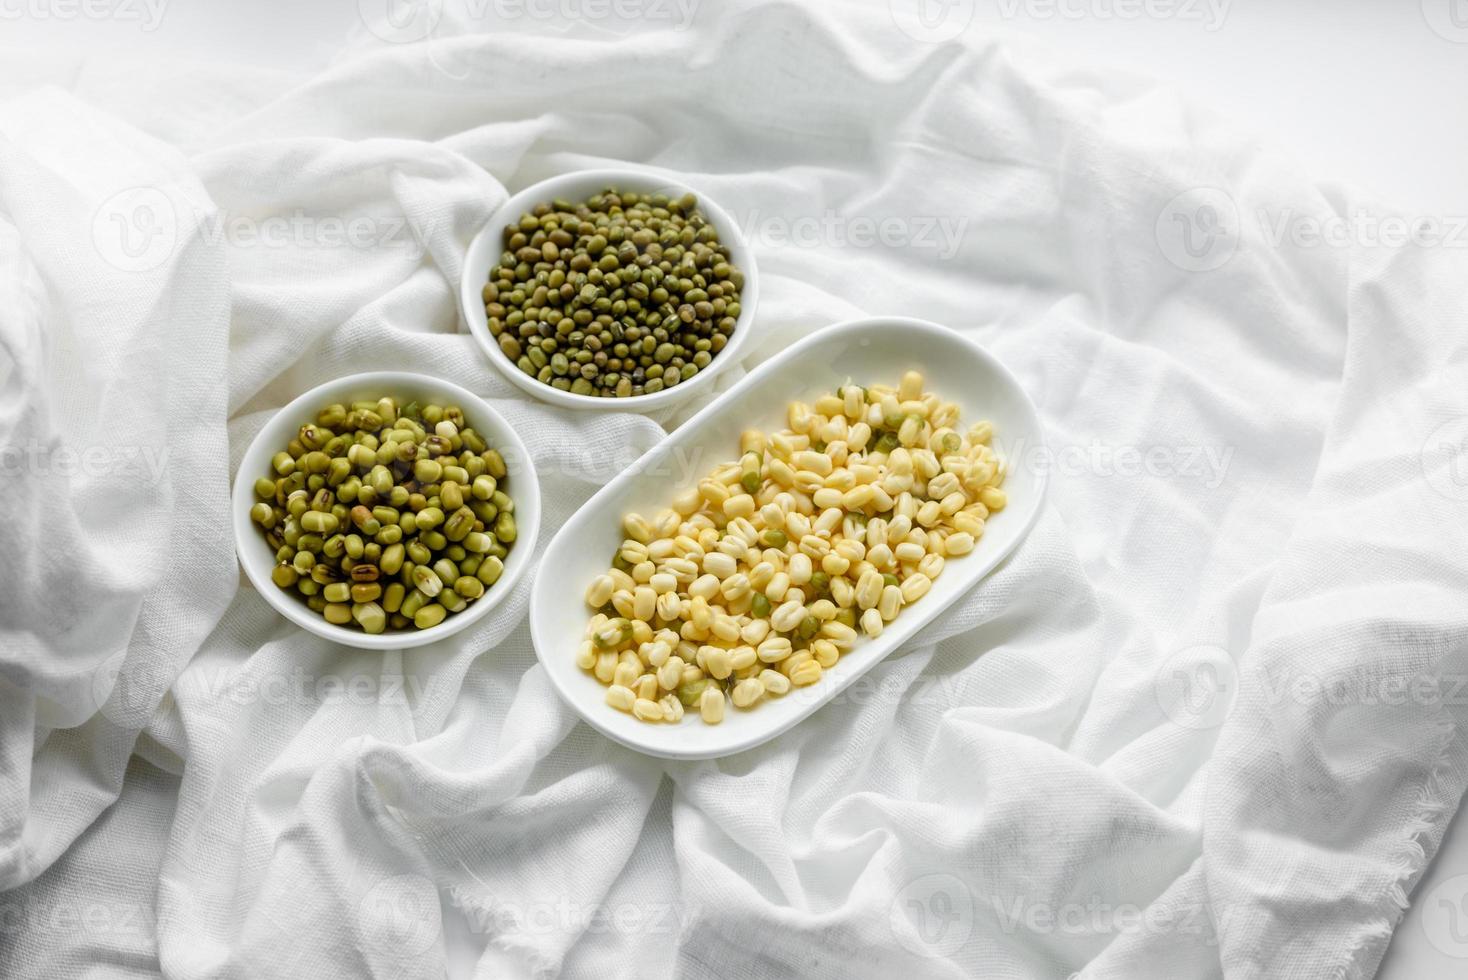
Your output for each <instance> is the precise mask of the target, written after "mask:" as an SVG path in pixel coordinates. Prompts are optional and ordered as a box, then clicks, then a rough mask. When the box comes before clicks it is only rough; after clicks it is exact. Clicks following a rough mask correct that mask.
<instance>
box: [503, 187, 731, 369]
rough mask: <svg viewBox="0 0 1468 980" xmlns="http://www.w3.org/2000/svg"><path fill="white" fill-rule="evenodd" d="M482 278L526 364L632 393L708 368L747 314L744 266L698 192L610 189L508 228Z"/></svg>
mask: <svg viewBox="0 0 1468 980" xmlns="http://www.w3.org/2000/svg"><path fill="white" fill-rule="evenodd" d="M504 248H505V250H504V252H503V254H502V255H501V256H500V261H499V264H498V265H496V266H495V267H494V268H493V269H492V270H491V271H490V274H489V281H488V282H487V283H486V284H485V286H484V310H485V314H486V316H487V317H488V320H489V330H490V333H491V334H493V335H494V337H495V339H496V341H497V342H498V343H499V346H500V349H501V350H502V351H504V353H505V355H506V356H507V357H509V358H510V360H511V361H514V362H515V364H516V366H517V367H519V369H520V370H521V371H524V372H525V373H526V374H528V375H530V376H531V377H533V378H535V379H536V380H538V381H540V382H542V383H543V384H547V385H550V386H551V387H553V388H558V389H560V390H561V391H569V392H572V393H573V394H578V395H591V396H600V397H615V398H626V397H629V396H633V395H643V394H652V393H654V392H658V391H662V390H664V389H666V388H671V387H673V386H674V385H677V384H681V383H683V382H685V381H687V380H689V379H690V378H692V377H693V376H694V375H695V374H697V373H698V372H699V371H701V370H703V369H704V368H706V367H708V365H709V363H710V362H711V361H712V360H713V359H714V358H715V357H716V356H718V353H719V351H721V350H723V349H724V346H725V345H726V344H728V342H729V339H730V336H731V335H732V334H733V332H734V325H735V322H736V321H737V320H738V319H739V311H740V305H739V294H740V290H741V289H743V288H744V273H743V272H741V271H740V270H739V269H738V268H737V267H735V266H734V264H733V263H732V262H731V261H730V256H729V249H728V247H727V246H725V245H723V244H721V243H720V242H719V236H718V233H717V231H716V230H715V229H714V226H713V225H712V224H710V223H709V221H708V219H707V218H706V217H705V216H704V214H703V212H702V211H700V210H699V209H698V200H697V198H696V197H695V196H694V195H692V194H684V195H682V196H681V197H677V198H673V199H669V197H668V195H666V194H638V193H635V192H632V191H618V190H616V189H615V188H608V189H607V190H605V191H603V192H602V193H600V194H595V195H593V196H591V197H590V198H588V199H587V200H585V201H583V202H580V203H573V202H571V201H565V200H555V201H551V202H549V203H542V204H539V205H537V206H536V207H535V208H534V209H532V210H531V211H530V212H529V213H528V214H525V215H522V216H521V217H520V220H519V221H518V222H517V223H516V224H513V225H509V226H507V227H506V228H505V235H504Z"/></svg>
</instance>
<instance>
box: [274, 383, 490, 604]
mask: <svg viewBox="0 0 1468 980" xmlns="http://www.w3.org/2000/svg"><path fill="white" fill-rule="evenodd" d="M270 469H271V475H269V476H262V477H260V478H258V479H256V480H255V482H254V485H253V489H254V492H255V498H256V500H255V502H254V503H253V504H252V505H251V507H250V519H251V520H252V521H253V522H254V523H255V524H256V525H257V526H258V527H259V528H260V530H261V533H263V534H264V535H265V539H266V541H267V542H268V543H269V544H270V547H271V548H272V549H273V550H274V551H275V558H276V565H275V568H274V569H273V570H272V571H271V575H270V577H271V580H272V581H273V582H274V583H275V585H276V586H278V587H279V588H280V589H282V590H284V591H287V592H296V593H297V594H299V595H300V596H301V597H302V598H303V599H304V600H305V602H306V604H307V606H308V607H309V608H310V609H312V610H313V611H315V612H317V613H320V614H321V616H322V617H323V618H324V619H325V620H326V621H327V622H329V623H333V624H335V625H339V626H345V627H349V628H351V627H355V628H357V629H361V630H362V631H363V632H366V633H384V632H387V631H388V630H389V629H397V630H403V629H428V628H430V627H433V626H437V625H438V624H439V623H441V622H443V621H444V619H445V618H446V617H448V616H449V615H451V614H454V613H458V612H461V611H462V610H464V609H466V608H468V606H469V604H470V603H473V602H474V601H476V600H477V599H479V598H480V597H482V596H483V595H484V593H485V592H486V591H487V590H488V589H489V588H490V587H492V586H493V585H494V583H495V582H496V581H498V579H499V577H500V574H501V572H503V571H504V561H503V559H504V558H505V556H506V555H508V554H509V550H510V548H511V547H512V545H513V544H514V541H515V537H516V528H515V518H514V509H515V504H514V500H513V499H511V497H510V495H509V494H508V493H507V492H506V491H505V489H504V487H505V478H506V472H507V471H506V467H505V461H504V457H502V456H501V455H500V454H499V453H498V452H497V451H495V450H494V449H491V448H490V447H489V445H488V444H487V443H486V442H485V440H484V437H483V436H481V435H480V434H478V433H477V432H475V431H474V429H473V428H471V427H470V426H469V425H468V423H467V421H466V420H465V418H464V412H463V410H462V409H460V408H459V407H458V406H457V405H448V406H440V405H424V406H421V407H420V406H419V405H418V403H417V402H411V403H409V404H408V405H403V406H399V405H398V403H397V402H396V401H395V400H394V399H392V398H380V399H377V400H375V401H358V402H352V403H351V404H350V405H342V404H335V405H328V406H327V407H326V408H324V409H322V410H321V411H320V412H319V413H318V414H317V416H316V421H315V422H311V423H307V424H306V425H303V426H301V428H300V429H299V431H298V432H297V433H296V437H295V438H294V439H292V440H291V441H290V444H289V445H288V446H287V447H286V448H285V449H284V450H282V451H280V452H277V453H276V454H275V455H274V456H273V457H272V458H271V463H270Z"/></svg>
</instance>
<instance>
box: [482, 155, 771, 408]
mask: <svg viewBox="0 0 1468 980" xmlns="http://www.w3.org/2000/svg"><path fill="white" fill-rule="evenodd" d="M608 187H616V188H617V189H619V190H630V191H636V192H638V193H643V192H654V191H661V192H662V193H665V194H668V195H670V196H672V195H681V194H684V193H692V194H694V195H696V196H697V197H698V206H699V209H700V210H702V211H703V213H704V215H705V217H707V218H708V220H709V223H710V224H712V225H713V226H714V228H715V229H717V230H718V233H719V241H720V242H721V243H722V244H724V245H726V246H728V248H729V256H730V258H731V259H732V261H733V263H734V265H735V266H737V267H738V268H739V269H741V270H743V272H744V289H743V290H741V292H740V294H739V316H738V318H737V319H736V320H735V321H734V333H733V334H732V335H731V336H730V338H729V342H728V344H726V345H725V347H724V349H723V350H721V351H720V352H719V353H718V354H717V355H715V356H714V359H713V360H712V361H710V362H709V366H708V367H706V368H704V369H703V370H702V371H700V372H698V373H697V374H695V375H694V376H693V377H692V378H691V379H689V380H688V381H684V382H682V383H680V384H677V385H674V386H673V387H672V388H666V389H664V390H662V391H658V392H654V393H652V394H650V395H634V396H630V397H627V398H597V397H596V396H594V395H573V394H572V393H571V392H569V391H561V390H559V389H557V388H552V387H551V386H550V385H548V384H541V383H540V382H539V381H537V380H535V379H534V378H532V377H530V376H529V375H528V374H526V373H525V372H524V371H521V370H520V369H519V368H518V367H516V366H515V363H514V362H513V361H511V360H510V358H509V357H508V356H507V355H506V354H505V352H504V351H502V350H500V345H499V344H498V342H496V341H495V339H494V337H493V336H492V335H491V334H490V332H489V319H488V318H487V317H486V316H485V315H484V298H483V290H484V284H485V283H486V282H487V281H488V280H489V271H490V269H492V268H494V266H495V264H496V263H497V262H498V261H499V257H500V255H501V254H502V252H503V251H504V247H503V245H502V244H501V242H502V239H501V237H500V236H501V235H502V234H503V233H504V229H505V226H506V225H508V224H511V223H513V222H516V221H519V220H520V216H521V215H522V214H524V213H525V212H527V211H529V210H531V209H532V208H533V207H535V205H537V204H540V203H542V202H546V201H551V200H554V199H556V198H565V199H567V200H571V201H584V200H586V199H587V198H588V197H590V196H591V195H593V194H596V193H598V192H600V191H604V190H606V189H607V188H608ZM758 303H759V273H758V271H757V270H756V269H755V266H754V253H753V252H752V251H751V250H750V248H749V246H748V245H747V244H746V243H745V241H744V235H743V234H742V233H741V232H740V231H739V226H738V225H737V224H735V223H734V220H733V219H732V218H730V217H729V215H728V214H726V213H725V212H724V209H723V208H721V207H719V205H718V204H717V203H715V202H714V200H713V199H712V198H710V197H709V196H708V195H706V194H704V193H702V192H700V191H698V190H697V189H695V188H693V187H689V186H688V185H687V184H685V183H683V182H682V181H679V180H676V179H674V178H671V177H667V176H664V175H662V174H659V173H655V172H651V171H646V170H631V169H620V168H619V169H604V170H581V171H577V172H575V173H569V174H562V175H561V176H559V177H552V178H550V179H549V180H542V181H541V182H540V183H538V184H531V185H530V186H529V187H527V188H525V189H524V190H522V191H520V193H518V194H514V195H512V196H511V197H510V198H509V199H508V200H506V201H505V203H504V204H503V205H501V206H500V208H499V210H498V211H496V212H495V213H494V214H493V215H492V216H491V217H490V219H489V223H488V224H486V225H485V226H484V228H482V229H481V230H480V232H479V234H478V235H476V236H474V241H473V242H472V243H470V245H469V251H468V253H467V254H466V255H465V256H464V279H463V282H461V283H460V284H459V306H460V309H461V310H462V311H463V314H464V322H465V323H467V324H468V325H469V332H470V333H471V334H473V335H474V339H475V340H477V341H479V346H480V347H482V348H484V354H485V356H486V357H488V358H489V359H490V360H491V361H492V362H493V363H494V365H495V366H496V367H498V368H499V369H500V370H501V371H502V372H504V374H505V376H506V377H508V378H509V379H510V380H511V381H513V382H514V383H515V384H517V385H519V386H520V387H521V388H523V389H524V390H525V391H527V392H529V393H530V394H532V395H534V396H535V397H536V398H539V399H541V400H543V401H547V402H550V403H552V404H554V405H562V406H565V407H567V408H589V409H599V410H601V411H619V412H620V411H625V412H650V411H653V410H655V409H661V408H667V407H668V406H669V405H673V404H675V403H677V402H680V401H683V400H684V399H686V398H689V397H690V396H692V395H694V394H697V393H698V392H700V391H704V390H706V389H707V388H708V386H709V385H710V384H712V383H713V380H714V377H715V376H716V375H717V374H718V373H719V372H720V371H722V370H723V369H724V368H726V367H728V366H729V365H730V364H733V363H734V362H735V361H737V360H739V358H740V357H742V356H743V352H744V350H745V349H746V346H745V345H746V344H747V343H748V342H749V339H750V335H751V333H752V332H753V326H754V310H755V306H756V305H758Z"/></svg>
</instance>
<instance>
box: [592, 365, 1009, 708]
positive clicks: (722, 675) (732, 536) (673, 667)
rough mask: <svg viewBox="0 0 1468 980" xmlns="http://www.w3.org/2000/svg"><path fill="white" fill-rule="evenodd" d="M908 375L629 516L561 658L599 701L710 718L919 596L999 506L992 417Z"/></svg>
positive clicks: (818, 406) (796, 672)
mask: <svg viewBox="0 0 1468 980" xmlns="http://www.w3.org/2000/svg"><path fill="white" fill-rule="evenodd" d="M958 414H959V413H958V406H957V405H955V404H953V403H951V402H945V401H943V400H942V399H941V398H939V397H938V396H937V395H936V394H933V393H931V392H927V391H924V389H923V378H922V376H921V375H920V374H918V373H917V372H915V371H909V372H907V373H906V374H904V375H903V376H902V379H901V381H900V382H899V384H898V385H897V386H896V387H895V388H893V387H887V386H883V385H873V386H872V387H869V388H863V387H861V386H859V385H855V384H850V383H848V384H845V385H842V386H841V388H840V389H839V390H838V391H836V392H833V393H831V394H828V395H824V396H822V397H820V398H817V399H816V400H815V401H814V402H812V403H810V404H806V403H804V402H794V403H792V404H791V405H790V406H789V407H788V409H787V411H786V423H787V427H786V428H785V429H783V430H781V431H779V432H773V433H769V434H766V433H763V432H759V431H754V430H750V431H747V432H745V433H744V434H743V435H742V436H741V437H740V445H739V457H738V458H737V459H736V460H733V461H731V462H727V463H724V464H722V465H720V466H717V467H715V468H714V470H713V472H711V473H710V474H709V475H708V476H706V477H705V478H704V479H702V480H700V481H699V482H698V483H697V485H696V486H694V487H691V488H689V489H688V490H685V491H683V492H681V493H678V494H676V495H675V496H674V497H673V500H672V502H671V506H670V507H668V508H667V509H665V510H663V511H661V512H659V513H658V514H657V515H655V516H654V517H652V518H651V519H649V518H647V517H645V516H643V515H641V514H628V515H626V517H625V518H624V519H623V527H622V530H623V534H624V539H623V541H622V543H621V545H620V546H619V547H618V549H617V553H616V555H615V556H614V558H613V560H612V567H611V568H609V569H608V570H607V571H606V572H605V573H604V574H602V575H598V576H597V577H596V578H595V579H594V580H593V581H592V582H591V583H590V584H589V585H588V586H587V588H586V603H587V605H588V606H590V607H591V609H592V610H593V611H594V614H593V615H592V617H591V620H590V622H589V623H588V624H587V628H586V636H585V639H584V640H583V641H582V643H581V646H580V648H579V649H578V650H577V654H576V662H577V664H578V665H579V666H580V667H581V668H582V669H583V670H585V671H587V672H589V673H590V674H592V675H593V676H594V677H596V679H597V680H599V681H601V683H603V684H605V685H607V694H606V701H607V704H609V705H611V706H612V707H613V708H614V709H616V710H619V711H623V712H627V713H630V714H631V715H632V716H633V717H635V718H638V719H639V720H641V721H646V722H666V723H676V722H679V721H682V719H683V717H684V715H685V712H695V711H696V713H697V715H698V717H699V718H701V719H702V720H703V721H704V722H705V723H707V724H710V725H716V724H718V723H719V722H721V721H722V720H723V719H724V715H725V708H726V705H727V704H728V703H732V704H733V705H734V707H735V708H737V709H739V710H748V709H751V708H753V707H755V706H756V705H758V704H759V703H760V702H761V701H763V700H765V699H767V698H775V697H780V696H781V695H784V694H786V693H788V692H789V691H790V689H791V688H792V687H804V686H809V685H811V684H815V683H816V682H818V681H819V680H820V679H821V677H822V676H824V674H825V672H826V671H827V670H830V669H831V668H833V667H834V666H835V665H836V663H837V662H838V661H839V660H840V658H841V656H842V655H843V654H844V653H846V652H847V651H849V650H851V649H852V648H853V647H854V646H855V645H856V643H857V642H858V640H859V639H860V638H861V637H863V636H865V637H868V638H873V637H877V636H880V635H881V633H882V631H883V629H884V628H885V627H886V626H887V624H889V623H891V622H892V621H893V620H894V619H896V618H897V616H898V614H899V613H900V612H901V610H902V608H903V607H904V606H908V605H911V604H912V603H914V602H918V601H920V600H921V599H922V598H923V596H925V595H926V594H927V593H928V591H929V590H930V589H931V588H932V586H933V581H934V580H935V579H937V578H938V577H939V575H941V574H942V572H943V568H944V564H945V562H946V561H947V560H949V559H953V558H959V557H962V556H964V555H967V554H969V553H970V552H972V551H973V550H974V548H975V547H976V545H977V543H978V541H979V540H980V539H981V538H982V537H983V533H984V527H985V522H986V521H988V519H989V517H990V515H991V514H992V513H993V512H995V511H998V510H1002V509H1003V508H1004V506H1005V503H1006V497H1005V493H1004V490H1003V489H1002V484H1003V482H1004V476H1005V466H1004V463H1003V461H1002V460H1000V459H999V457H998V456H997V455H996V454H995V452H994V450H993V449H992V448H991V446H990V445H989V443H990V439H991V437H992V434H993V426H992V425H991V424H990V423H989V422H987V421H980V422H977V423H975V424H973V425H971V426H969V427H968V428H967V429H962V428H960V426H961V422H960V420H959V417H958Z"/></svg>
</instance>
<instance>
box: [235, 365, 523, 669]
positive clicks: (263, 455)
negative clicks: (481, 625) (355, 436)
mask: <svg viewBox="0 0 1468 980" xmlns="http://www.w3.org/2000/svg"><path fill="white" fill-rule="evenodd" d="M373 385H391V386H393V387H400V388H414V387H419V386H422V387H423V388H424V389H425V393H426V394H427V395H428V397H433V398H435V399H438V398H439V397H440V396H439V395H436V394H432V392H434V391H438V392H442V393H443V394H442V396H441V397H442V398H443V399H444V400H447V399H448V398H449V397H452V398H453V399H454V400H456V401H457V402H458V403H459V404H460V405H461V407H462V408H463V409H464V412H465V414H466V415H468V416H470V417H471V418H473V419H476V420H477V419H481V418H482V419H488V420H492V421H493V423H494V425H495V426H496V427H498V428H499V429H500V430H501V433H500V435H497V436H496V441H497V445H496V446H495V448H497V449H499V450H500V451H501V454H502V455H505V462H506V466H507V468H509V469H510V474H509V475H510V479H511V480H512V481H513V483H512V488H513V490H514V498H513V499H514V501H515V515H516V518H517V520H516V530H517V535H516V539H515V546H514V547H513V548H511V549H510V553H509V555H508V556H506V559H505V570H504V572H503V574H502V575H501V576H500V579H499V581H498V582H496V583H495V584H494V587H493V588H491V589H487V590H486V591H485V594H484V595H483V596H481V597H480V598H479V599H476V600H475V601H474V602H472V603H470V604H469V608H467V609H466V610H464V611H463V612H461V613H456V614H454V615H452V616H449V617H448V618H446V619H445V620H444V621H443V622H442V623H440V624H439V625H437V626H433V627H430V628H429V629H426V630H413V631H411V632H409V631H406V630H404V631H401V632H385V633H378V634H369V633H363V632H361V631H360V630H353V629H348V628H347V627H345V626H337V625H335V624H333V623H328V622H327V621H326V620H325V619H323V618H322V617H321V616H320V615H319V614H317V613H314V612H312V611H311V610H310V609H309V608H307V606H306V605H305V603H303V602H300V601H298V599H297V598H296V597H295V596H294V595H287V594H286V593H285V592H283V591H282V590H281V589H280V588H279V587H278V586H277V585H276V584H275V583H274V582H273V581H272V580H271V578H270V569H271V568H273V567H274V562H273V560H272V561H271V562H269V563H265V564H262V563H261V561H260V559H259V558H258V555H257V553H256V552H255V551H254V550H253V549H251V548H249V547H247V545H246V542H247V541H260V542H263V540H264V539H263V538H262V537H261V536H260V532H259V529H258V528H257V527H256V526H255V522H254V521H252V520H250V513H249V512H250V507H251V506H252V505H253V504H254V503H255V502H256V497H255V491H254V483H255V480H256V479H257V478H258V477H260V476H263V475H265V471H266V470H267V469H268V466H269V460H270V458H271V457H272V456H273V455H274V454H275V453H276V452H278V451H279V450H280V449H281V448H284V442H283V441H282V442H281V444H280V446H276V445H274V443H275V441H276V440H277V439H278V434H277V433H275V432H274V430H275V429H276V428H278V427H279V426H282V425H284V424H285V423H284V422H282V421H281V420H289V419H293V418H297V417H299V418H302V419H305V418H306V417H308V415H309V416H310V417H314V416H315V414H316V412H317V411H319V410H320V407H321V406H322V405H324V404H329V403H330V401H331V400H335V399H338V398H340V397H341V394H340V393H341V392H344V391H346V390H348V389H352V388H366V389H370V388H371V386H373ZM475 428H476V431H481V432H482V431H484V430H483V428H482V427H481V426H475ZM267 437H269V438H270V439H271V443H270V444H266V443H265V439H266V438H267ZM506 449H508V450H510V454H506V453H505V450H506ZM262 463H264V464H265V466H263V467H262V466H261V465H260V464H262ZM247 468H248V469H249V470H250V472H247ZM256 471H258V472H256ZM230 506H231V508H232V510H233V525H234V539H235V556H236V559H237V560H238V561H239V563H240V567H242V568H243V569H244V571H245V576H246V577H247V578H248V579H249V580H250V583H251V584H252V585H254V587H255V590H256V591H257V592H259V593H260V594H261V595H262V596H263V597H264V599H265V601H266V602H267V603H269V604H270V606H271V607H272V608H273V609H274V610H275V611H276V612H278V613H280V614H281V615H282V616H284V617H285V618H286V619H288V620H290V621H291V622H292V623H294V624H295V625H297V626H300V627H301V628H303V629H305V630H307V631H308V632H311V633H314V634H316V635H317V636H320V637H322V638H323V639H327V640H331V641H333V642H335V643H340V644H342V645H344V646H350V647H356V648H358V649H369V650H402V649H406V648H409V647H418V646H423V645H424V644H428V643H434V642H436V641H438V640H441V639H444V638H446V637H449V636H452V635H453V634H455V633H458V632H459V631H461V630H464V629H467V628H468V627H469V626H472V625H473V624H474V623H476V622H478V621H479V620H480V619H483V618H484V617H485V616H486V615H488V614H489V613H490V611H491V610H493V609H494V608H495V607H496V606H498V605H499V604H500V603H501V602H503V601H504V600H505V599H506V597H508V596H509V595H510V593H511V592H513V591H514V588H515V585H516V584H517V583H518V582H519V580H520V578H521V577H522V576H524V574H525V573H526V571H527V570H528V569H529V567H530V565H531V564H532V562H533V560H534V552H535V545H536V540H537V538H538V536H539V533H540V480H539V477H538V476H537V474H536V472H535V462H534V460H533V459H532V458H531V456H530V453H529V452H528V451H527V450H526V448H525V443H524V441H523V440H521V438H520V436H519V434H518V433H517V432H516V431H515V428H514V426H513V425H511V424H510V422H509V420H508V419H506V418H505V417H504V416H503V415H501V414H500V413H499V412H498V411H496V410H495V409H494V408H493V407H492V406H491V405H490V404H489V403H488V402H487V401H485V400H484V399H483V398H480V397H479V396H478V395H476V394H474V393H473V392H471V391H469V390H468V389H467V388H464V387H463V386H462V385H458V384H455V383H454V382H452V381H448V380H446V379H443V378H436V377H434V376H432V375H426V374H420V373H417V372H413V371H365V372H359V373H356V374H346V375H342V376H341V377H338V378H333V379H332V380H330V381H325V382H322V383H321V384H318V385H316V386H314V387H312V388H310V389H308V390H306V391H304V392H302V393H301V394H300V395H298V396H296V397H295V398H293V399H291V401H289V402H287V403H286V404H285V405H283V406H281V407H280V408H279V409H277V410H276V411H275V412H273V413H272V414H271V416H270V418H269V419H267V420H266V422H265V424H264V425H263V426H261V427H260V430H259V431H258V432H257V433H256V434H255V436H254V438H253V439H251V440H250V444H249V445H248V446H247V447H245V451H244V453H243V455H241V457H240V462H239V466H238V467H236V469H235V476H234V486H233V487H232V488H231V492H230ZM522 515H523V516H524V517H528V518H529V520H521V519H520V518H521V517H522Z"/></svg>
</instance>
